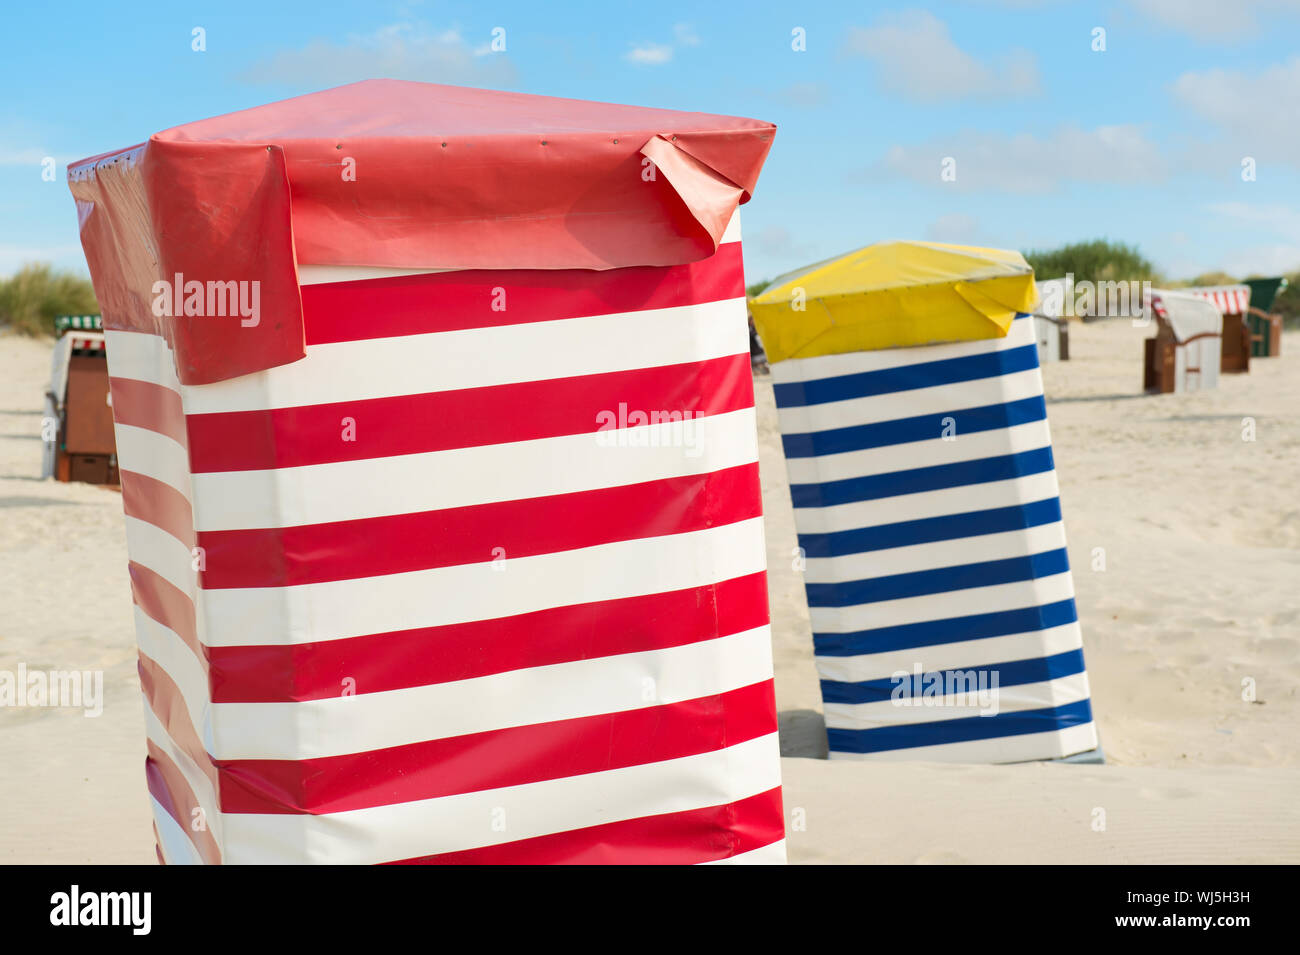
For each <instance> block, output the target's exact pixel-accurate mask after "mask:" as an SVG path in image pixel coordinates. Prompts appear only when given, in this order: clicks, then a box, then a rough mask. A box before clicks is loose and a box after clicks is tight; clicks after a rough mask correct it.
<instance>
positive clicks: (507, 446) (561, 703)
mask: <svg viewBox="0 0 1300 955" xmlns="http://www.w3.org/2000/svg"><path fill="white" fill-rule="evenodd" d="M733 238H734V237H733ZM303 299H304V314H305V316H306V331H307V337H308V341H307V357H306V358H305V359H303V360H302V361H299V362H296V363H293V364H289V365H285V366H282V367H277V368H273V369H270V370H268V371H264V372H259V373H256V374H253V375H249V376H245V377H242V378H236V379H232V380H230V381H226V382H221V383H218V384H211V385H201V386H181V385H179V384H178V383H177V381H176V378H175V373H174V369H173V365H172V358H171V355H170V354H169V352H168V351H167V348H166V345H165V343H164V342H163V340H162V339H161V338H158V337H155V336H152V335H148V334H144V333H139V332H114V331H110V332H109V333H108V340H109V349H108V353H109V362H110V374H111V377H112V395H113V409H114V412H115V415H116V434H117V447H118V455H119V459H120V465H121V474H122V488H123V500H124V505H125V510H126V528H127V541H128V550H129V556H130V573H131V582H132V588H133V593H134V597H135V613H136V624H137V634H138V638H139V649H140V658H139V668H140V677H141V682H142V684H143V687H144V692H145V697H146V702H147V706H146V713H145V716H146V722H147V729H148V751H149V755H148V760H147V777H148V784H149V791H150V793H151V796H152V800H153V806H154V815H155V828H156V830H157V835H158V842H159V856H160V858H162V859H163V860H164V861H166V862H169V863H174V862H208V863H215V862H226V863H301V862H309V863H395V862H409V863H430V864H440V863H550V862H563V863H590V862H616V863H706V862H732V861H738V862H781V861H784V827H783V820H782V808H781V793H780V762H779V752H778V745H777V735H776V729H777V723H776V712H775V703H774V696H773V688H772V660H771V649H770V633H769V626H768V607H767V596H766V586H765V552H764V547H763V531H762V508H761V497H760V492H759V480H758V464H757V460H758V456H757V438H756V429H755V419H754V400H753V389H752V381H751V377H750V367H749V348H748V338H747V332H746V319H745V308H744V289H743V276H742V268H741V250H740V243H739V242H738V241H729V242H727V243H726V244H724V245H723V246H722V247H721V248H720V250H719V252H718V253H717V254H716V255H714V256H713V257H711V258H708V259H705V260H703V261H701V262H697V263H693V264H690V265H682V266H673V267H666V268H630V269H621V270H612V271H606V272H594V271H581V270H575V271H549V272H508V271H493V272H444V273H439V274H432V273H430V274H416V275H404V276H399V277H388V278H382V279H374V280H359V281H348V282H334V283H327V284H315V285H304V287H303Z"/></svg>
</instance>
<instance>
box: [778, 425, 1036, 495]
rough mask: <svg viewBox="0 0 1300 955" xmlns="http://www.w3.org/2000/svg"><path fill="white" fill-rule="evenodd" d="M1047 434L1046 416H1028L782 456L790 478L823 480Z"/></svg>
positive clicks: (983, 454)
mask: <svg viewBox="0 0 1300 955" xmlns="http://www.w3.org/2000/svg"><path fill="white" fill-rule="evenodd" d="M1051 444H1052V435H1051V432H1050V430H1049V429H1048V426H1047V419H1046V418H1044V419H1042V420H1041V421H1028V422H1026V423H1025V424H1017V425H1013V426H1012V427H1010V428H1001V429H998V430H996V431H972V432H970V433H968V434H958V435H957V437H956V439H955V440H953V441H945V440H944V439H943V438H941V437H938V436H936V437H934V438H933V439H931V440H929V441H912V442H909V443H908V444H907V445H906V446H899V445H887V446H885V447H883V448H865V449H863V450H861V451H844V452H841V453H839V454H823V455H819V456H817V457H811V458H786V459H785V467H786V471H788V472H789V474H790V483H791V484H826V483H828V482H830V481H843V480H848V479H852V478H857V477H865V476H867V475H871V474H888V473H890V472H893V471H898V470H900V466H906V468H907V469H908V470H911V469H913V468H928V467H935V466H937V465H941V464H956V463H958V462H961V461H977V460H979V459H980V458H994V457H1000V456H1002V455H1004V454H1019V453H1020V452H1022V451H1035V450H1037V449H1038V448H1047V447H1051Z"/></svg>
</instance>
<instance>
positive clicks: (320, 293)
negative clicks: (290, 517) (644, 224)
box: [302, 242, 745, 345]
mask: <svg viewBox="0 0 1300 955" xmlns="http://www.w3.org/2000/svg"><path fill="white" fill-rule="evenodd" d="M496 289H502V290H504V299H503V298H502V295H501V293H498V292H496V291H495V290H496ZM744 294H745V279H744V268H743V266H742V264H741V253H740V243H739V242H728V243H726V244H725V245H721V246H719V247H718V251H717V254H716V255H712V256H710V257H709V258H707V259H702V260H700V261H699V262H691V263H689V264H687V265H674V266H668V267H654V266H638V267H634V268H626V269H610V270H608V271H604V272H594V271H587V270H584V269H558V270H555V269H524V270H517V269H504V270H500V271H498V270H469V271H462V272H442V273H434V274H426V275H403V276H397V277H394V278H384V279H366V280H364V281H359V282H331V283H326V284H320V285H304V286H303V287H302V309H303V321H304V324H305V334H306V340H307V344H308V345H322V344H326V343H329V342H351V341H360V340H362V339H367V338H391V337H395V336H399V335H419V334H425V333H429V332H447V331H455V330H458V329H466V328H491V327H494V326H501V325H519V324H524V323H531V322H549V321H555V320H557V319H564V318H584V317H589V316H595V315H612V314H617V313H619V312H636V311H646V310H649V309H658V308H672V307H675V306H682V305H700V304H703V303H705V302H720V301H725V300H726V299H731V298H740V297H741V296H743V295H744ZM502 304H504V306H505V308H504V309H502V308H501V305H502ZM494 305H496V307H495V308H494V307H493V306H494Z"/></svg>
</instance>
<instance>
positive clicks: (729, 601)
mask: <svg viewBox="0 0 1300 955" xmlns="http://www.w3.org/2000/svg"><path fill="white" fill-rule="evenodd" d="M767 623H768V608H767V575H766V574H765V573H764V572H762V571H760V572H758V573H756V574H749V575H748V576H745V577H737V578H735V579H733V580H724V581H722V582H720V583H717V584H709V585H706V586H703V587H695V588H691V589H688V590H676V591H672V592H669V593H661V594H651V595H649V596H641V597H624V598H621V599H618V600H604V601H599V602H595V603H586V604H576V605H573V606H569V607H555V608H552V609H549V610H539V611H536V612H533V613H525V614H518V615H516V616H512V617H500V618H497V619H495V620H477V621H474V622H472V623H461V624H450V625H448V626H442V627H424V628H421V629H418V630H402V631H398V632H394V633H379V634H371V635H367V636H361V637H351V638H348V639H346V640H326V641H321V642H318V643H300V644H296V645H293V646H249V647H208V648H207V654H208V664H209V667H210V676H209V684H210V686H211V689H212V701H213V702H214V703H273V702H281V701H284V702H288V701H294V700H320V699H326V698H329V697H335V696H339V695H340V694H341V693H342V692H343V688H344V685H345V684H344V681H345V680H351V681H352V682H351V683H349V684H348V686H349V687H352V688H354V689H355V691H356V692H357V693H382V692H384V691H387V690H398V689H402V688H404V687H410V686H429V685H432V684H435V683H449V682H452V681H454V680H469V679H473V678H474V677H480V676H487V675H489V674H492V673H504V672H506V671H509V670H522V669H526V668H528V667H539V666H549V665H551V664H555V663H568V662H571V661H574V660H590V659H592V658H595V657H604V656H612V655H614V654H618V653H637V652H640V651H645V650H659V649H663V648H665V647H676V646H685V645H687V644H691V643H697V642H699V641H701V640H710V639H713V638H714V637H718V636H725V635H728V634H732V633H741V632H743V631H745V630H753V629H755V628H756V627H762V626H766V625H767ZM435 648H436V652H431V651H433V650H434V649H435ZM489 648H490V650H489Z"/></svg>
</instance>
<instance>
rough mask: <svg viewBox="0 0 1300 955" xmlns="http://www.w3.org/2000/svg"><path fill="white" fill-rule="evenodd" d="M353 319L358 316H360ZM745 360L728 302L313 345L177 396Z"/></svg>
mask: <svg viewBox="0 0 1300 955" xmlns="http://www.w3.org/2000/svg"><path fill="white" fill-rule="evenodd" d="M430 307H431V308H433V307H436V306H435V305H434V304H432V303H431V305H430ZM485 307H486V305H485ZM357 320H358V321H359V322H363V321H364V320H365V319H364V316H358V317H357ZM748 353H749V341H748V338H747V333H746V323H745V300H744V299H743V298H735V299H728V300H725V301H721V302H708V303H705V304H703V305H687V306H681V307H677V308H661V309H653V310H648V311H641V312H625V313H621V314H617V315H596V316H593V317H589V318H569V319H560V320H557V321H549V322H524V323H520V324H517V325H503V326H499V327H490V328H471V329H462V330H458V331H448V332H433V333H429V334H424V335H403V336H399V337H395V338H372V339H363V340H361V341H351V342H338V343H333V344H327V345H311V346H308V348H307V357H306V358H304V359H302V360H301V361H296V362H291V363H290V364H287V365H280V366H278V367H276V368H268V369H267V370H266V371H260V372H256V373H254V374H251V375H244V376H242V377H239V378H231V379H230V380H228V381H221V382H217V383H215V384H210V385H192V386H186V387H185V388H184V389H183V394H184V396H185V413H186V414H208V413H214V412H226V411H250V410H259V409H266V408H292V407H300V406H304V405H318V404H330V403H335V402H346V401H363V400H366V399H370V398H388V397H397V396H402V395H418V394H427V393H430V392H442V391H455V390H459V389H463V388H482V387H487V386H491V385H508V384H517V383H520V382H534V381H549V380H551V379H556V378H572V377H580V376H585V375H597V374H605V373H607V372H616V371H633V370H636V369H641V368H652V367H659V366H663V365H676V364H681V363H685V362H697V361H708V360H710V359H714V358H725V357H727V356H730V355H739V354H748Z"/></svg>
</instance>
